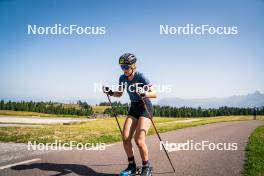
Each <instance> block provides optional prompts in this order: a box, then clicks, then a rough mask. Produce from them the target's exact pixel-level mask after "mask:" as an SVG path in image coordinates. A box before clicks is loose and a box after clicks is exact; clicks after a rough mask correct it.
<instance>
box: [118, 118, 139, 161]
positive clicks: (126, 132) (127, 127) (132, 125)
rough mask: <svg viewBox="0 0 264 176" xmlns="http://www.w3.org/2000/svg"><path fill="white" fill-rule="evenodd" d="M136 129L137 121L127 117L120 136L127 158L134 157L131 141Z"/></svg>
mask: <svg viewBox="0 0 264 176" xmlns="http://www.w3.org/2000/svg"><path fill="white" fill-rule="evenodd" d="M136 127H137V119H135V118H134V117H132V116H130V115H128V116H127V118H126V121H125V123H124V128H123V136H122V137H123V146H124V149H125V152H126V154H127V157H128V158H130V157H133V156H134V152H133V148H132V143H131V139H132V137H133V135H134V132H135V130H136Z"/></svg>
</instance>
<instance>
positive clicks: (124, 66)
mask: <svg viewBox="0 0 264 176" xmlns="http://www.w3.org/2000/svg"><path fill="white" fill-rule="evenodd" d="M120 66H121V69H122V70H128V69H129V68H130V66H129V65H120Z"/></svg>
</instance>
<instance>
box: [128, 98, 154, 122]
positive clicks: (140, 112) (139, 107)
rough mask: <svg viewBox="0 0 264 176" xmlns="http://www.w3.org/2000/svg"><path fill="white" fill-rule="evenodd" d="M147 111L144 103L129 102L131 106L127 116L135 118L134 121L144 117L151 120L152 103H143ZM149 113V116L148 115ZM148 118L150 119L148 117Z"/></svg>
mask: <svg viewBox="0 0 264 176" xmlns="http://www.w3.org/2000/svg"><path fill="white" fill-rule="evenodd" d="M145 102H146V106H147V109H148V111H147V110H146V109H145V106H144V102H142V101H140V102H131V106H130V108H129V111H128V114H127V115H130V116H133V117H135V118H136V119H139V117H141V116H144V117H146V118H152V117H153V106H152V103H151V102H150V101H149V100H148V101H145ZM148 112H149V114H148ZM149 116H150V117H149Z"/></svg>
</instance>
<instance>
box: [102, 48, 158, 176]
mask: <svg viewBox="0 0 264 176" xmlns="http://www.w3.org/2000/svg"><path fill="white" fill-rule="evenodd" d="M136 61H137V58H136V57H135V55H133V54H130V53H125V54H123V55H122V56H121V57H120V58H119V64H120V66H121V69H122V71H123V72H124V74H122V75H121V76H120V78H119V90H118V91H112V90H110V89H109V88H104V92H105V93H107V94H109V95H110V96H114V97H121V96H122V94H123V91H124V88H126V90H127V92H128V95H129V98H130V101H131V106H130V109H129V111H128V114H127V118H126V120H125V123H124V127H123V133H122V138H123V146H124V150H125V152H126V154H127V158H128V167H127V168H126V169H125V170H123V171H122V172H121V173H120V175H124V176H125V175H135V174H136V172H137V166H136V162H135V158H134V152H133V147H132V143H131V140H132V138H133V136H134V134H135V136H134V139H135V142H136V144H137V147H138V149H139V152H140V156H141V159H142V170H141V173H140V175H141V176H151V175H152V167H151V166H150V161H149V155H148V147H147V145H146V143H145V139H146V136H147V133H148V130H149V128H150V126H151V120H150V118H152V115H153V106H152V103H151V101H150V100H149V98H156V93H155V91H154V89H153V86H152V85H151V83H150V82H149V80H148V79H147V78H146V77H145V76H144V75H143V74H142V73H139V72H137V70H136ZM106 89H107V91H106ZM142 99H144V101H145V105H146V106H144V102H143V101H142ZM145 107H146V108H147V109H145Z"/></svg>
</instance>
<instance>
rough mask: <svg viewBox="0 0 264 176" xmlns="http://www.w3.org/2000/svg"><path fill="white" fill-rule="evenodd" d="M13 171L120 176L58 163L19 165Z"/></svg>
mask: <svg viewBox="0 0 264 176" xmlns="http://www.w3.org/2000/svg"><path fill="white" fill-rule="evenodd" d="M11 169H12V170H19V171H21V170H29V169H40V170H43V171H55V172H59V173H57V174H54V175H51V176H61V175H67V174H71V173H74V174H77V175H80V176H118V174H106V173H99V172H96V171H94V170H93V169H91V168H89V167H87V166H85V165H79V164H56V163H33V164H29V165H18V166H14V167H11Z"/></svg>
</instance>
